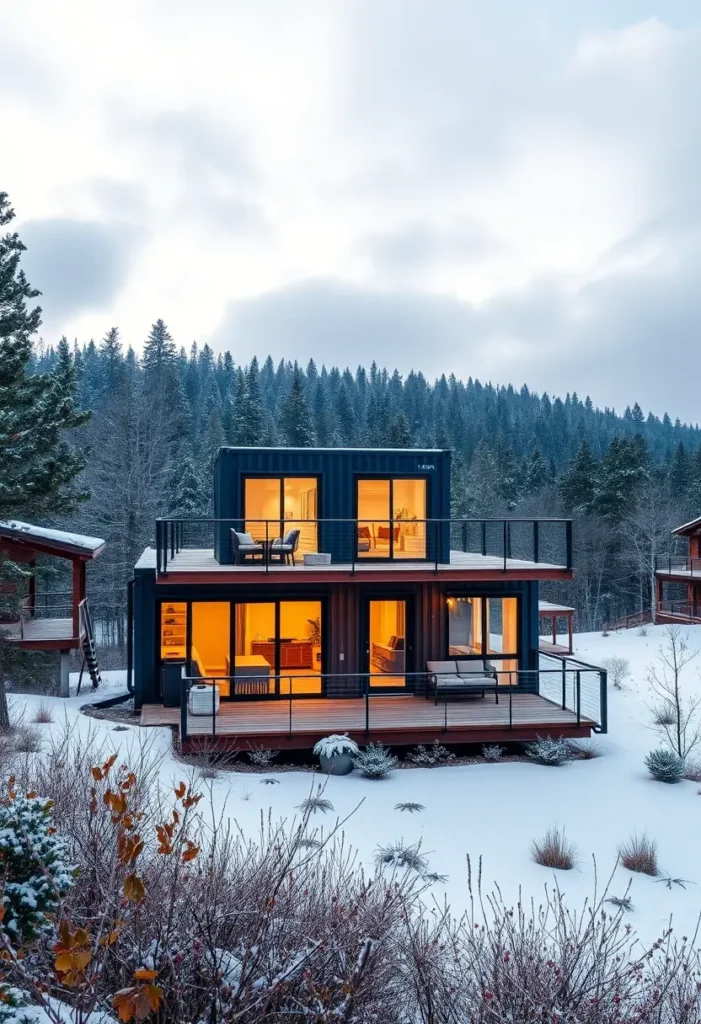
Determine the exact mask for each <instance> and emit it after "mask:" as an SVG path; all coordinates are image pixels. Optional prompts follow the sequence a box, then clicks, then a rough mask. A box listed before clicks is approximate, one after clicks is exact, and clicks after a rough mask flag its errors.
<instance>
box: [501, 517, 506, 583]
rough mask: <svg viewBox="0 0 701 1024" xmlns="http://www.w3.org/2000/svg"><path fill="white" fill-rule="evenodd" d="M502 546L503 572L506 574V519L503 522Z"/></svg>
mask: <svg viewBox="0 0 701 1024" xmlns="http://www.w3.org/2000/svg"><path fill="white" fill-rule="evenodd" d="M502 546H503V549H504V572H506V519H504V521H503V537H502Z"/></svg>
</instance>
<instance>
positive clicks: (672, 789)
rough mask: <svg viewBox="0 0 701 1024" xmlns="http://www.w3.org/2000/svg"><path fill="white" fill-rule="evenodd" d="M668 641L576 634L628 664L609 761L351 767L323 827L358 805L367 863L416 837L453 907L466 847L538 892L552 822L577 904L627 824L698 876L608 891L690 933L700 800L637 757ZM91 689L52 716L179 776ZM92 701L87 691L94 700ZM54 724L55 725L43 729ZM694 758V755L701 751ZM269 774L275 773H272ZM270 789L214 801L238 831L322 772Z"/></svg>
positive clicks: (232, 792)
mask: <svg viewBox="0 0 701 1024" xmlns="http://www.w3.org/2000/svg"><path fill="white" fill-rule="evenodd" d="M687 635H688V637H689V641H690V644H691V645H692V646H693V647H694V648H697V649H701V626H697V627H690V628H689V629H688V631H687ZM663 638H664V630H663V627H649V628H648V636H646V637H641V636H639V635H638V631H637V630H628V631H623V632H619V633H617V634H612V635H611V636H609V637H602V636H600V635H598V634H580V635H578V636H576V637H575V648H576V653H577V655H578V656H580V657H582V658H583V659H584V660H587V661H590V662H592V663H600V662H601V660H602V659H603V658H605V657H607V656H612V655H618V656H622V657H626V658H628V659H629V660H630V663H631V669H632V678H631V679H629V680H627V681H626V688H625V689H624V690H622V691H617V690H614V689H613V688H611V689H610V692H609V734H608V736H605V737H601V738H599V739H598V740H597V742H598V743H599V744H600V746H601V748H602V751H603V755H604V756H602V757H600V758H597V759H595V760H591V761H579V762H576V763H574V764H571V765H568V766H566V767H563V768H544V767H541V766H538V765H533V764H525V763H519V762H512V763H508V764H477V765H466V766H459V767H454V768H451V767H448V768H438V769H432V770H429V769H415V770H407V771H397V772H395V773H394V774H393V775H392V776H391V777H390V778H389V779H386V780H383V781H381V782H370V781H368V780H366V779H363V778H360V777H357V776H356V775H355V774H353V775H351V776H346V777H344V778H329V779H328V780H326V791H325V795H326V796H327V797H328V798H329V799H330V800H331V801H332V802H333V805H334V814H328V815H322V814H319V815H318V816H317V817H318V824H319V826H320V827H322V826H326V828H328V827H329V825H330V824H331V823H332V819H334V818H335V815H339V816H345V815H347V814H348V813H350V812H351V811H352V810H353V809H354V808H355V807H356V805H358V804H360V806H359V807H358V808H357V810H355V813H354V814H353V816H352V817H351V819H350V821H349V822H348V824H347V825H346V834H347V837H348V839H349V840H350V842H351V844H352V845H354V846H355V848H356V849H357V851H358V856H359V859H360V861H361V862H362V863H363V864H364V865H365V866H366V867H367V868H369V869H372V867H373V862H374V854H375V850H376V848H377V846H378V844H383V845H384V844H386V843H388V842H390V841H391V840H395V839H399V838H403V839H404V840H405V841H407V842H416V841H419V840H420V841H421V842H422V844H423V850H424V852H425V853H427V854H428V859H429V864H430V870H432V871H436V872H438V873H440V874H447V875H448V881H447V883H445V884H440V883H439V884H436V885H435V886H433V889H432V892H433V893H434V894H435V896H436V897H437V898H438V899H442V898H443V896H444V895H445V896H447V898H448V899H449V900H450V902H451V904H452V906H453V908H454V910H456V911H458V910H462V909H463V908H464V907H465V906H466V903H467V888H466V884H465V879H466V855H467V854H469V855H470V857H471V858H472V860H473V862H475V861H476V860H477V859H478V858H479V857H482V861H483V874H484V880H485V885H486V887H488V888H491V886H492V883H493V882H498V884H499V886H500V887H501V889H502V891H503V892H504V894H505V896H506V897H507V898H509V899H512V900H515V899H517V897H518V892H519V887H521V889H522V893H523V897H524V898H530V897H533V898H534V899H535V900H536V902H538V901H539V900H540V897H541V895H542V892H543V886H544V885H545V884H550V883H551V882H552V881H553V879H554V877H555V873H554V872H552V871H549V870H548V869H545V868H542V867H540V866H538V865H536V864H535V863H534V862H533V861H532V859H531V856H530V844H531V841H532V839H533V838H534V837H539V836H541V835H542V833H543V832H544V831H545V830H546V829H547V828H548V826H549V825H551V824H558V825H561V826H565V828H566V830H567V833H568V836H569V838H570V839H571V840H573V841H574V843H575V844H576V846H577V849H578V853H579V863H578V867H577V869H576V870H575V871H571V872H557V880H558V882H559V884H560V887H561V888H562V889H563V891H564V892H565V893H566V894H567V900H568V903H569V904H570V905H571V906H572V907H573V908H574V907H580V906H581V905H582V903H583V902H584V900H585V899H586V898H588V897H591V896H592V894H593V891H594V867H593V862H592V857H595V858H596V863H597V867H598V876H599V884H600V885H601V884H602V883H603V882H605V881H606V880H607V879H608V876H609V874H610V873H611V871H612V870H613V867H614V864H615V860H616V849H617V846H618V844H619V843H621V842H623V841H625V840H626V839H627V838H628V837H629V836H630V835H631V833H632V832H634V831H637V832H638V833H641V832H643V831H647V833H648V835H649V836H650V837H651V838H654V839H656V840H657V842H658V845H659V854H660V864H661V867H662V869H663V870H664V871H665V872H668V873H670V874H671V875H672V876H674V877H681V878H684V879H689V880H690V881H691V882H693V883H696V884H692V885H689V886H688V887H687V889H686V890H684V889H681V888H679V887H677V886H674V887H673V888H672V889H671V890H669V889H667V887H666V886H665V885H664V884H662V883H659V882H655V881H654V880H653V879H651V878H647V877H645V876H642V875H631V874H630V872H628V871H626V870H625V869H623V868H620V867H619V868H617V869H616V872H615V877H614V880H613V883H612V892H613V893H614V894H616V895H622V894H623V893H624V891H625V889H626V886H627V884H628V881H629V880H630V879H632V890H631V895H632V899H633V904H634V907H635V910H634V912H633V913H632V914H631V915H630V922H631V924H632V925H633V926H634V927H635V929H636V931H638V933H639V934H640V935H641V937H642V938H643V939H644V940H645V941H649V940H652V939H654V938H656V937H657V935H658V934H659V931H660V929H662V928H664V927H666V926H667V924H668V922H669V918H670V915H673V918H674V926H675V931H676V932H677V933H681V934H692V933H693V930H694V927H695V924H696V920H697V917H698V915H699V913H700V912H701V859H700V858H699V851H700V850H701V795H699V792H698V791H699V788H700V787H699V785H698V784H695V783H691V782H682V783H680V784H679V785H676V786H666V785H664V784H661V783H656V782H654V781H652V780H651V779H650V777H649V776H648V774H647V771H646V769H645V767H644V764H643V758H644V756H645V754H646V753H647V752H648V751H649V750H650V749H652V748H653V747H655V746H657V745H658V734H657V731H656V730H655V728H654V727H653V726H652V722H651V715H650V712H649V710H648V705H649V704H650V703H652V695H651V694H650V693H649V688H648V684H647V682H646V669H647V666H648V665H649V664H650V663H651V662H652V661H653V660H654V657H655V654H656V651H657V649H658V648H659V645H660V643H661V642H662V640H663ZM700 670H701V656H699V659H698V662H696V663H693V664H692V665H690V666H689V667H688V668H687V669H686V670H685V672H686V676H685V677H686V682H687V685H688V686H689V688H690V689H693V691H694V692H701V676H700V675H699V671H700ZM106 676H107V677H108V680H109V681H108V683H107V687H106V688H105V693H101V696H102V695H106V690H107V688H109V687H111V688H112V689H118V688H119V686H120V685H121V686H123V685H124V684H123V681H122V679H123V676H120V674H118V673H114V674H110V673H106ZM10 699H11V700H12V702H13V705H15V706H17V705H22V704H26V705H29V706H30V707H28V713H29V716H30V717H31V706H34V705H35V704H37V703H39V702H40V700H41V699H44V700H45V699H46V698H38V697H31V696H27V697H22V696H13V697H11V698H10ZM85 699H86V698H85V697H81V698H75V697H72V698H70V699H69V700H67V701H61V700H60V699H59V698H55V699H54V700H53V702H52V703H53V704H54V705H55V706H56V712H57V715H56V722H57V723H58V722H59V717H60V716H63V715H64V714H65V715H66V716H67V717H68V718H69V719H70V720H72V721H75V720H76V719H77V720H78V726H79V728H80V729H81V730H84V731H87V730H88V729H97V730H98V731H100V733H102V734H104V736H105V737H106V738H107V739H108V740H109V742H111V743H113V744H114V745H115V747H120V748H124V747H125V746H127V747H128V746H131V745H133V744H134V743H135V742H136V743H138V742H139V741H140V740H145V741H148V742H150V743H151V744H152V749H153V751H154V753H155V754H157V756H159V757H161V758H162V763H161V775H162V778H163V779H164V781H166V782H170V781H171V780H172V779H173V778H182V777H184V772H185V771H186V769H185V768H184V766H182V765H180V764H179V763H177V762H176V761H175V760H174V759H173V757H172V755H171V753H170V733H169V731H168V730H165V729H163V730H148V732H145V731H141V730H139V728H138V727H131V728H130V729H129V731H127V732H114V731H112V730H113V727H114V723H112V722H104V721H96V720H94V719H88V718H86V717H85V716H82V715H80V714H79V706H80V704H81V703H82V702H84V701H85ZM88 699H90V698H88ZM40 728H42V729H51V728H54V729H55V728H57V724H55V725H53V726H51V725H46V726H41V727H40ZM699 753H700V756H701V751H700V752H699ZM273 774H274V773H273V772H270V773H269V775H270V776H272V775H273ZM275 777H276V778H277V779H278V782H279V784H278V785H273V786H271V785H263V784H262V782H261V779H262V776H260V775H244V774H235V773H230V772H222V773H221V774H220V775H219V777H218V778H217V779H216V780H214V783H213V794H214V800H215V802H216V805H217V808H218V809H221V808H225V809H226V812H227V813H228V814H229V815H230V816H231V817H232V818H235V819H236V820H237V821H238V822H239V824H240V825H241V826H242V828H243V829H244V831H245V832H247V833H248V834H253V833H254V832H255V831H257V828H258V825H259V821H260V813H261V810H265V811H267V810H268V808H271V809H272V812H273V815H274V816H275V817H280V818H288V819H290V818H292V817H293V816H294V814H295V813H296V812H295V808H296V806H297V805H299V803H300V802H301V800H303V799H304V797H305V796H307V795H309V792H310V788H311V787H313V786H316V785H317V784H318V781H319V780H318V777H314V776H312V775H310V774H309V773H304V772H286V773H280V774H278V775H277V776H275ZM402 801H416V802H418V803H421V804H424V805H425V810H424V811H423V812H422V813H418V814H408V813H402V812H399V811H396V810H395V809H394V807H395V804H397V803H399V802H402Z"/></svg>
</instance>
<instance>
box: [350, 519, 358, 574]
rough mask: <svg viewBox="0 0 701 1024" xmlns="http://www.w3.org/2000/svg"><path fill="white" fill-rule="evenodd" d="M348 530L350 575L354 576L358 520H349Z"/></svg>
mask: <svg viewBox="0 0 701 1024" xmlns="http://www.w3.org/2000/svg"><path fill="white" fill-rule="evenodd" d="M350 528H351V543H350V550H351V575H352V576H354V575H355V561H356V559H357V557H358V520H357V519H351V521H350Z"/></svg>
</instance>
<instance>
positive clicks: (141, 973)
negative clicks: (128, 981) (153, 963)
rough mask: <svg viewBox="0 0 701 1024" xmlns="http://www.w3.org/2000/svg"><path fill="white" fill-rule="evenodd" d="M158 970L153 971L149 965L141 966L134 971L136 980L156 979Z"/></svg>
mask: <svg viewBox="0 0 701 1024" xmlns="http://www.w3.org/2000/svg"><path fill="white" fill-rule="evenodd" d="M157 974H158V971H151V970H149V968H148V967H139V968H138V970H136V971H134V981H155V980H156V976H157Z"/></svg>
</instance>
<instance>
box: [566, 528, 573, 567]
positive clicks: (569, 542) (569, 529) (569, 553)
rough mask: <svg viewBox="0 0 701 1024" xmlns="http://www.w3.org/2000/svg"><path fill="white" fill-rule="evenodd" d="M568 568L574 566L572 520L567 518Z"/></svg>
mask: <svg viewBox="0 0 701 1024" xmlns="http://www.w3.org/2000/svg"><path fill="white" fill-rule="evenodd" d="M565 547H566V568H568V569H571V568H572V520H571V519H566V520H565Z"/></svg>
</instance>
